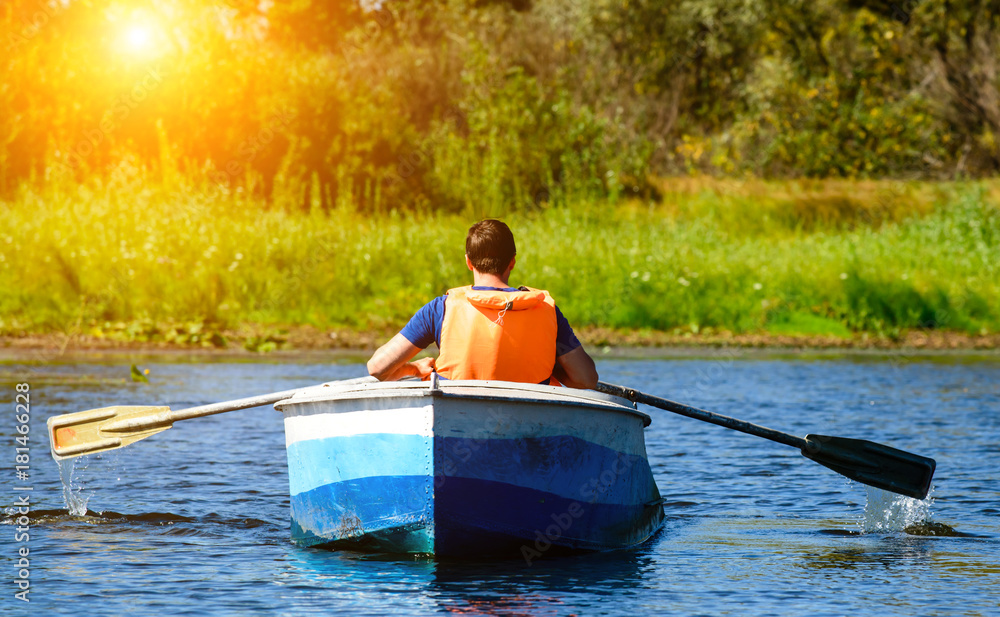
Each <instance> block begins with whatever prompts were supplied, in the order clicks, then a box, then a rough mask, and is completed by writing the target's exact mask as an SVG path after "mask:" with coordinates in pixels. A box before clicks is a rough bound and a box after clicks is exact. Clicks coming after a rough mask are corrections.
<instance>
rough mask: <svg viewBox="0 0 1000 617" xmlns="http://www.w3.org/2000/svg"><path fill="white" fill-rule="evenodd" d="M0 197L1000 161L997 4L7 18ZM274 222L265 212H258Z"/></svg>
mask: <svg viewBox="0 0 1000 617" xmlns="http://www.w3.org/2000/svg"><path fill="white" fill-rule="evenodd" d="M0 36H2V38H3V41H2V43H3V44H4V45H5V54H4V55H3V59H2V60H0V83H2V84H4V85H3V87H2V88H0V194H2V195H4V196H6V197H8V198H11V197H12V196H14V195H15V194H16V192H17V190H18V187H19V186H21V185H22V184H26V183H27V184H30V185H32V186H34V187H38V186H41V185H43V184H44V183H47V182H55V181H58V182H62V181H65V180H67V179H68V180H71V181H75V182H82V183H92V182H106V181H108V178H109V177H110V175H111V174H112V173H114V170H115V169H116V167H117V166H118V165H119V164H120V163H122V162H127V163H129V164H132V165H135V166H138V167H141V168H143V169H145V170H147V171H148V172H149V174H150V176H149V177H150V178H151V179H152V180H155V181H157V182H160V183H163V184H166V185H170V186H181V185H198V186H202V187H203V188H204V190H205V191H206V192H207V194H208V196H209V197H215V196H219V195H231V194H234V193H236V192H238V191H245V192H247V193H252V194H254V195H257V196H260V197H263V198H264V201H265V202H267V203H269V204H271V203H273V204H277V205H279V206H281V207H283V208H286V209H289V210H291V209H301V210H304V211H308V210H310V209H311V208H313V207H319V208H322V209H324V210H327V211H329V210H332V209H333V208H335V207H336V205H337V204H338V203H349V204H351V205H352V206H353V207H356V208H357V209H358V210H360V211H365V212H373V211H388V210H392V209H394V208H397V209H398V208H404V209H409V210H427V209H434V210H443V211H447V212H465V213H467V214H469V215H473V216H474V215H478V214H481V213H488V212H495V211H497V210H498V209H499V208H501V207H502V208H508V207H516V208H519V209H528V210H531V209H536V208H539V207H542V206H543V205H545V204H566V203H571V202H573V201H575V200H581V199H584V200H587V199H607V200H609V201H611V202H614V201H615V200H617V199H618V198H619V197H622V196H629V195H633V196H634V195H636V194H642V195H644V196H651V195H655V192H654V191H653V190H652V187H651V186H650V185H649V184H648V183H647V181H646V179H647V177H648V176H650V175H674V174H678V173H692V174H699V173H710V174H713V175H730V176H739V177H742V176H747V175H755V176H767V177H846V178H879V177H896V178H951V177H956V176H968V175H972V176H984V175H989V174H992V173H995V172H996V171H997V169H998V166H1000V144H998V139H1000V138H998V135H1000V97H998V96H997V91H998V88H1000V84H998V81H997V80H998V75H1000V73H998V67H997V62H998V60H997V59H998V58H1000V11H998V6H997V3H996V2H994V1H985V0H963V1H961V2H952V1H949V2H945V1H944V0H922V1H921V2H900V3H892V4H890V3H884V2H874V1H873V2H868V1H865V0H846V1H845V0H819V1H818V2H806V1H805V0H794V1H791V2H789V1H787V0H785V1H778V0H738V1H736V2H732V1H723V0H673V1H671V2H661V1H658V0H657V1H653V0H630V1H628V2H624V1H620V0H554V1H552V2H530V1H528V0H516V1H514V0H494V1H488V2H487V1H481V0H441V1H440V2H435V3H415V2H402V1H400V0H386V1H385V2H381V3H369V2H361V3H359V2H357V1H356V0H323V1H320V0H300V1H297V2H290V3H256V2H249V1H246V0H227V1H226V2H222V1H221V0H220V1H216V2H210V3H207V4H206V3H204V2H194V1H193V0H183V1H181V2H174V3H169V4H168V3H162V2H159V1H157V2H150V3H141V4H137V3H132V2H128V1H127V0H89V1H87V2H82V1H71V0H64V1H56V2H50V3H40V2H36V1H35V0H10V1H8V2H6V3H4V5H3V9H2V10H0ZM255 203H256V202H255Z"/></svg>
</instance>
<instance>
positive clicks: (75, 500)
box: [56, 458, 92, 516]
mask: <svg viewBox="0 0 1000 617" xmlns="http://www.w3.org/2000/svg"><path fill="white" fill-rule="evenodd" d="M76 461H77V459H75V458H70V459H63V460H61V461H56V462H57V463H58V464H59V478H60V479H61V480H62V485H63V502H64V503H65V504H66V509H67V510H69V513H70V514H71V515H72V516H84V515H85V514H87V502H89V501H90V497H91V495H92V494H86V495H85V494H84V492H83V486H81V485H80V484H76V485H74V484H73V471H74V470H75V469H76ZM86 468H87V466H86V465H84V466H83V469H86Z"/></svg>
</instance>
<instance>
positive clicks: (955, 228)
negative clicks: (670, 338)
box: [0, 175, 1000, 348]
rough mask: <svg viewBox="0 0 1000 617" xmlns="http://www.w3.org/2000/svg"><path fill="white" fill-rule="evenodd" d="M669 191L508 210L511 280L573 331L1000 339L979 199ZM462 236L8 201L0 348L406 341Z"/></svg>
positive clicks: (134, 207) (872, 187)
mask: <svg viewBox="0 0 1000 617" xmlns="http://www.w3.org/2000/svg"><path fill="white" fill-rule="evenodd" d="M664 186H665V188H666V189H667V192H666V193H665V196H664V199H663V201H662V202H661V203H656V204H653V203H639V202H628V203H620V204H601V203H578V204H569V205H565V206H561V207H552V208H543V209H536V210H532V211H520V212H514V213H511V214H509V215H508V216H506V217H505V218H506V220H507V221H508V223H509V224H510V225H511V227H512V228H513V230H514V233H515V236H516V238H517V244H518V252H519V254H518V262H517V268H516V269H515V271H514V275H513V276H512V279H511V283H512V284H514V285H521V284H527V285H531V286H535V287H544V288H548V289H550V290H551V291H552V293H553V295H554V296H555V298H556V300H557V302H558V303H559V306H560V307H561V308H562V310H563V312H564V313H565V314H566V316H567V317H568V318H569V319H570V321H571V323H573V324H574V325H575V326H576V327H582V326H600V327H613V328H626V329H655V330H662V331H670V332H676V333H686V332H695V333H698V332H701V333H704V332H706V331H707V332H711V331H718V330H728V331H732V332H736V333H741V332H772V333H781V334H789V333H798V334H824V335H832V336H841V337H844V336H849V335H850V334H851V333H853V332H869V333H873V334H876V335H880V336H888V337H896V336H899V335H900V334H901V333H902V332H903V331H905V330H907V329H911V328H935V329H946V330H956V331H962V332H968V333H973V334H978V333H983V332H996V331H997V330H1000V211H998V208H997V205H996V204H997V199H996V196H995V194H996V187H995V186H994V185H992V184H989V183H968V184H940V185H899V184H898V183H884V184H878V183H867V184H864V185H861V184H856V185H855V184H851V183H838V184H826V185H823V184H817V183H813V184H812V185H799V184H793V183H780V184H779V183H775V184H770V183H759V182H758V183H753V184H733V183H728V184H726V183H700V184H699V183H695V184H694V185H692V184H691V183H690V182H687V183H684V182H678V183H675V184H671V183H665V185H664ZM672 186H673V187H674V188H675V189H676V190H673V191H672V192H671V190H670V187H672ZM678 187H679V188H678ZM880 191H881V193H880ZM838 195H840V197H838ZM876 203H877V204H879V205H878V207H877V208H875V207H873V204H876ZM830 204H835V207H831V206H830ZM873 212H874V213H875V214H876V215H873V214H872V213H873ZM499 214H502V213H499ZM471 222H473V221H470V220H468V219H467V218H464V217H461V216H458V215H445V214H427V213H422V214H403V213H388V214H381V215H375V216H367V215H361V214H358V213H356V212H354V211H353V210H352V209H351V208H350V207H344V206H341V207H340V208H338V209H337V210H335V211H334V212H332V213H330V214H329V215H326V214H323V213H321V212H318V211H314V212H313V213H311V214H308V215H306V214H292V213H287V212H285V211H284V210H281V209H277V208H272V209H266V208H265V205H264V204H262V203H259V202H257V201H255V200H252V199H248V198H244V197H241V196H239V195H234V196H226V197H223V198H218V197H216V198H215V199H214V200H209V199H208V198H207V197H205V196H204V195H203V194H202V195H200V194H198V193H194V192H187V193H185V192H172V191H168V190H165V189H163V188H157V187H155V186H151V183H149V182H146V181H143V179H142V178H140V177H136V176H135V175H131V176H129V175H122V176H121V177H118V178H117V179H114V180H113V181H112V182H111V183H109V184H107V185H105V186H97V187H93V186H90V187H77V186H72V187H68V186H58V185H57V186H54V187H50V188H48V189H47V190H45V191H42V192H38V191H35V192H31V191H25V192H22V193H21V194H20V196H19V197H18V198H17V199H16V200H15V201H13V202H9V203H0V259H2V261H0V278H2V281H3V284H2V286H0V334H4V335H20V334H25V333H46V332H59V331H67V330H70V329H73V330H74V331H78V332H80V333H83V334H91V335H94V336H102V335H108V334H109V333H114V335H115V336H117V337H119V338H123V339H126V340H139V341H141V340H166V341H173V342H179V343H203V344H215V345H220V346H221V345H225V344H226V341H225V339H224V338H220V336H219V335H218V334H217V333H218V332H219V331H221V330H224V329H226V328H233V327H236V326H239V325H240V324H247V323H253V324H265V325H288V324H309V325H313V326H316V327H319V328H330V327H346V328H352V329H358V330H367V329H392V328H398V327H401V326H402V325H403V324H404V323H405V321H406V320H407V319H408V318H409V316H410V315H412V313H413V312H414V311H415V310H416V309H417V308H419V307H420V306H421V305H422V304H423V303H425V302H426V301H428V300H429V299H431V298H432V297H434V296H436V295H439V294H441V293H443V292H444V291H445V290H446V289H448V288H449V287H452V286H457V285H463V284H467V283H468V282H469V281H470V276H469V273H468V272H467V270H466V269H465V264H464V260H463V248H464V238H465V233H466V230H467V228H468V226H469V224H471ZM258 343H259V345H258V346H259V347H262V348H269V345H272V343H273V342H272V341H269V340H267V339H266V337H265V338H262V339H261V340H260V341H258Z"/></svg>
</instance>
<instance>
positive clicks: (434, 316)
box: [399, 287, 580, 356]
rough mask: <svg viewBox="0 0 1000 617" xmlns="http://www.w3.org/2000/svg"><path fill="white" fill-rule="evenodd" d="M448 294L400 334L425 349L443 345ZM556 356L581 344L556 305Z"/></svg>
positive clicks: (485, 288) (418, 315)
mask: <svg viewBox="0 0 1000 617" xmlns="http://www.w3.org/2000/svg"><path fill="white" fill-rule="evenodd" d="M473 289H476V290H481V291H519V290H518V289H517V288H515V287H473ZM447 297H448V296H447V295H444V296H440V297H438V298H434V299H433V300H431V301H430V302H428V303H427V304H425V305H424V306H423V308H421V309H420V310H419V311H417V314H416V315H414V316H413V317H411V318H410V321H409V322H407V324H406V326H405V327H404V328H403V329H402V330H400V332H399V333H400V334H402V335H403V336H404V337H406V340H408V341H410V342H411V343H413V344H414V345H415V346H417V347H419V348H421V349H423V348H425V347H427V346H428V345H430V344H431V343H436V344H437V346H438V347H441V327H442V326H443V325H444V301H445V298H447ZM556 325H557V328H558V329H557V331H556V356H561V355H563V354H567V353H569V352H571V351H573V350H574V349H576V348H577V347H579V346H580V340H579V339H578V338H576V334H575V333H574V332H573V328H572V327H571V326H570V325H569V322H568V321H566V318H565V317H563V314H562V311H560V310H559V307H558V306H557V307H556Z"/></svg>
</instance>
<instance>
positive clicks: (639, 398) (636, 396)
mask: <svg viewBox="0 0 1000 617" xmlns="http://www.w3.org/2000/svg"><path fill="white" fill-rule="evenodd" d="M595 389H596V390H597V391H598V392H604V393H605V394H612V395H614V396H620V397H622V398H627V399H628V400H630V401H632V402H635V403H642V404H644V405H649V406H651V407H659V408H660V409H665V410H666V411H671V412H673V413H676V414H680V415H682V416H687V417H688V418H694V419H695V420H702V421H703V422H710V423H712V424H716V425H718V426H722V427H725V428H729V429H733V430H734V431H740V432H741V433H747V434H748V435H755V436H757V437H763V438H764V439H770V440H771V441H776V442H778V443H780V444H784V445H786V446H792V447H793V448H798V449H799V450H802V449H804V448H806V447H807V446H809V442H808V441H806V440H805V439H803V438H801V437H797V436H795V435H790V434H788V433H782V432H781V431H776V430H774V429H772V428H767V427H766V426H760V425H759V424H753V423H752V422H747V421H745V420H739V419H737V418H730V417H729V416H724V415H722V414H717V413H712V412H711V411H705V410H704V409H698V408H697V407H689V406H688V405H682V404H680V403H676V402H674V401H671V400H668V399H665V398H660V397H658V396H652V395H649V394H646V393H644V392H639V391H638V390H633V389H632V388H625V387H622V386H616V385H614V384H610V383H604V382H603V381H600V382H598V383H597V388H595Z"/></svg>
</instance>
